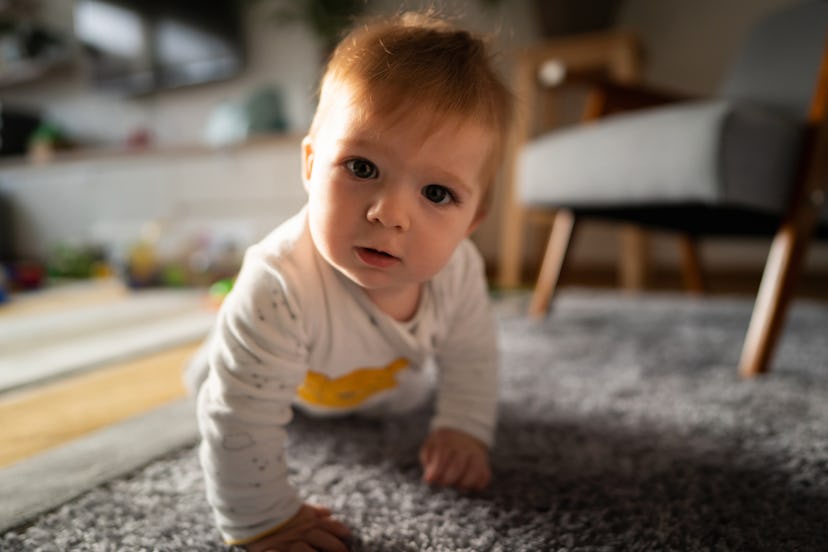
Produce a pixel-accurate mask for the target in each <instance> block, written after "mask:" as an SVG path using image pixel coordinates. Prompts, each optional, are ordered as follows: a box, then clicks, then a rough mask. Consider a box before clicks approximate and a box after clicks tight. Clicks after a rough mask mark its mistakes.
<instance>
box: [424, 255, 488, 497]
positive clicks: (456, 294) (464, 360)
mask: <svg viewBox="0 0 828 552" xmlns="http://www.w3.org/2000/svg"><path fill="white" fill-rule="evenodd" d="M456 261H457V262H455V263H453V266H452V267H451V268H452V272H451V274H450V277H449V278H447V280H448V282H446V281H445V280H444V281H443V284H442V285H441V286H439V288H438V293H439V297H438V300H439V301H440V302H441V303H443V304H444V305H445V307H446V311H447V312H448V313H449V316H448V319H447V321H446V328H447V329H446V333H445V334H444V335H443V336H441V337H440V338H439V339H438V341H437V343H436V349H435V356H436V361H437V366H438V387H437V405H436V406H437V408H436V413H435V417H434V419H433V420H432V422H431V434H430V435H429V437H428V438H427V439H426V441H425V443H424V444H423V447H422V449H421V453H420V461H421V463H422V465H423V468H424V474H423V477H424V479H425V480H426V481H428V482H430V483H436V484H439V485H448V486H455V487H460V488H464V489H482V488H484V487H486V486H487V485H488V483H489V481H490V479H491V470H490V467H489V453H488V448H489V447H491V445H492V442H493V440H494V430H495V425H496V422H497V403H498V357H499V355H498V350H497V334H496V331H495V325H494V319H493V317H492V313H491V311H490V308H489V298H488V292H487V288H486V280H485V275H484V272H483V262H482V259H481V257H480V255H479V254H478V253H477V252H476V250H474V248H473V246H472V245H471V244H469V243H464V244H461V246H460V248H459V249H458V256H457V259H456Z"/></svg>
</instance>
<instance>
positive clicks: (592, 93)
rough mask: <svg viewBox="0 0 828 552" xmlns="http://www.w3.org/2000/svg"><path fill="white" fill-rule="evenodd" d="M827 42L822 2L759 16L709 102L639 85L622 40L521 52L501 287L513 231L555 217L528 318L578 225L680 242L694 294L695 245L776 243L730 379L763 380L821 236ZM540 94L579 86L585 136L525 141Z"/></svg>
mask: <svg viewBox="0 0 828 552" xmlns="http://www.w3.org/2000/svg"><path fill="white" fill-rule="evenodd" d="M827 39H828V2H826V1H824V0H808V1H804V2H801V3H799V4H796V5H794V6H790V7H787V8H785V9H783V10H781V11H778V12H775V13H773V14H771V15H769V16H768V17H766V18H765V19H764V20H763V21H761V22H760V23H759V24H758V25H756V26H755V27H754V28H753V29H752V30H751V32H750V33H749V36H748V39H747V41H746V43H745V45H744V47H743V49H742V50H741V51H740V53H739V55H738V56H737V59H736V62H735V63H734V64H733V66H732V68H731V70H730V72H729V73H728V75H727V76H726V78H725V79H724V82H723V83H722V85H721V87H720V89H719V91H718V94H717V95H716V96H715V97H713V98H692V97H689V96H686V95H685V96H680V95H676V94H672V93H669V92H666V91H663V90H654V89H652V88H649V87H645V86H642V85H640V84H638V83H637V81H638V80H639V79H638V77H639V73H640V61H639V60H640V55H639V48H638V45H637V43H636V41H635V38H634V37H633V36H631V35H629V34H625V33H609V34H606V35H593V36H590V37H575V38H572V39H558V40H556V41H553V42H549V43H545V44H542V45H539V46H537V47H535V48H533V49H530V50H528V51H527V52H526V53H524V54H523V55H522V56H521V59H520V61H519V63H518V75H517V78H518V80H517V84H516V92H517V94H518V95H519V97H520V99H521V101H522V103H521V106H522V109H523V118H522V121H523V123H522V127H521V128H520V129H519V131H518V133H517V134H518V136H519V137H520V136H522V137H523V139H522V140H521V139H520V138H518V141H517V142H516V143H515V145H514V149H513V152H512V153H513V156H512V158H511V159H512V163H511V165H510V166H509V167H507V168H508V170H510V171H511V174H512V195H511V203H510V206H509V207H508V210H507V213H506V216H505V221H504V223H505V225H504V229H503V242H502V247H501V249H502V254H503V257H502V264H501V273H500V280H501V283H507V284H508V283H513V282H514V281H515V280H516V264H517V263H516V260H517V256H519V255H520V250H521V240H520V238H519V237H518V232H519V230H516V227H518V226H520V224H521V223H522V220H524V219H525V218H526V217H528V216H533V215H532V213H547V216H549V214H551V216H552V217H553V218H552V230H551V233H550V238H549V242H548V245H547V248H546V252H545V254H544V257H543V261H542V264H541V269H540V275H539V277H538V281H537V284H536V286H535V290H534V293H533V297H532V303H531V306H530V312H531V314H533V315H535V316H543V315H545V314H546V312H547V310H548V308H549V304H550V301H551V299H552V296H553V295H554V292H555V289H556V287H557V283H558V279H559V276H560V273H561V270H562V268H563V265H564V262H565V259H566V255H567V252H568V250H569V245H570V243H571V240H572V236H573V232H574V230H575V227H576V223H577V222H578V221H580V220H582V219H584V218H587V217H600V218H607V219H612V220H621V221H632V222H634V223H635V224H636V225H637V227H654V228H663V229H669V230H673V231H676V232H678V233H679V235H680V236H681V245H682V253H683V259H684V268H685V275H686V277H687V281H688V283H689V285H690V287H691V288H693V289H699V288H700V287H701V286H702V275H701V269H700V263H699V259H698V255H697V253H696V247H695V243H696V239H697V238H698V237H700V236H734V235H746V236H755V235H767V236H774V237H773V241H772V244H771V248H770V251H769V254H768V257H767V261H766V265H765V269H764V273H763V276H762V282H761V285H760V288H759V291H758V294H757V298H756V302H755V305H754V309H753V314H752V317H751V321H750V324H749V328H748V331H747V335H746V338H745V342H744V345H743V350H742V356H741V360H740V366H739V370H740V373H741V374H742V375H743V376H746V377H749V376H754V375H757V374H760V373H762V372H765V371H767V370H768V367H769V362H770V358H771V355H772V352H773V349H774V346H775V344H776V342H777V341H778V337H779V334H780V331H781V328H782V325H783V321H784V316H785V311H786V309H787V307H788V304H789V302H790V299H791V296H792V293H793V288H794V283H795V280H796V277H797V273H798V271H799V269H800V267H801V265H802V262H803V259H804V255H805V252H806V249H807V246H808V243H809V241H810V239H811V238H812V236H814V235H818V236H828V209H826V208H824V207H825V206H824V197H825V193H826V190H828V40H827ZM579 40H581V41H585V42H583V43H582V46H583V44H591V45H592V46H594V47H595V48H594V49H595V50H596V51H598V52H603V53H601V54H595V55H593V56H592V57H591V58H590V59H586V57H589V56H586V57H585V56H583V55H581V53H579V52H580V50H579V49H578V48H573V44H578V41H579ZM550 59H551V60H555V65H551V66H550V65H548V63H547V62H548V60H550ZM545 64H546V65H545ZM539 75H540V76H541V77H543V76H544V75H545V80H546V83H543V84H546V85H547V86H545V87H542V86H540V85H541V84H542V83H541V80H540V79H539ZM550 81H554V83H553V85H554V86H560V85H562V84H566V83H573V82H574V83H580V84H581V85H584V86H586V87H587V89H588V90H589V95H588V98H587V102H586V107H585V110H584V113H583V116H582V120H583V124H580V125H577V126H575V127H568V128H564V129H555V130H553V131H552V132H546V133H540V134H537V135H533V133H532V130H531V128H530V127H531V123H532V122H533V121H535V120H536V116H535V110H536V109H537V105H538V98H539V93H540V91H543V89H544V88H546V89H548V88H549V86H548V85H549V82H550ZM554 86H553V88H554ZM629 236H631V238H630V239H628V243H630V244H632V247H631V250H632V251H633V253H635V252H636V251H637V252H638V253H641V249H642V246H641V243H642V242H641V238H640V234H638V233H637V231H633V232H632V233H631V234H629Z"/></svg>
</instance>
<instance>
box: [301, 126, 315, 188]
mask: <svg viewBox="0 0 828 552" xmlns="http://www.w3.org/2000/svg"><path fill="white" fill-rule="evenodd" d="M311 174H313V140H311V137H310V136H305V137H304V138H303V139H302V184H304V186H305V189H306V190H307V188H308V184H309V183H310V179H311Z"/></svg>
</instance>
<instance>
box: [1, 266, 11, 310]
mask: <svg viewBox="0 0 828 552" xmlns="http://www.w3.org/2000/svg"><path fill="white" fill-rule="evenodd" d="M8 286H9V278H8V276H7V275H6V269H5V268H4V267H3V265H0V305H2V304H3V303H5V302H7V301H8V300H9V287H8Z"/></svg>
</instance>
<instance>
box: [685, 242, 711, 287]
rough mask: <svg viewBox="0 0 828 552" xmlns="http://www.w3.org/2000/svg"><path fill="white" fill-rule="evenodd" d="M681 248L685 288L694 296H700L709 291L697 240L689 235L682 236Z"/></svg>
mask: <svg viewBox="0 0 828 552" xmlns="http://www.w3.org/2000/svg"><path fill="white" fill-rule="evenodd" d="M679 248H680V249H681V278H682V280H683V281H684V288H685V289H686V290H687V291H688V292H690V293H692V294H694V295H700V294H702V293H704V292H705V291H706V290H707V286H706V285H705V282H704V274H703V272H702V267H701V266H702V265H701V258H700V257H699V248H698V244H697V242H696V239H695V238H694V237H693V236H690V235H689V234H680V235H679Z"/></svg>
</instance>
